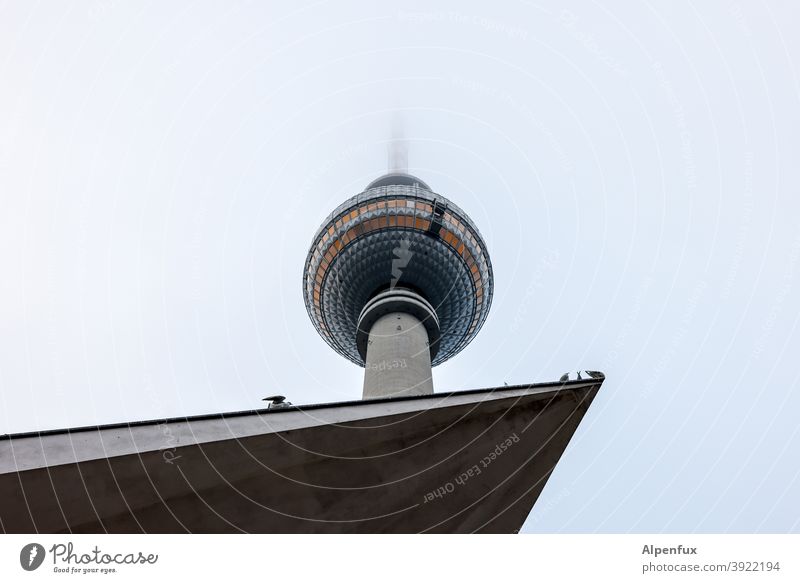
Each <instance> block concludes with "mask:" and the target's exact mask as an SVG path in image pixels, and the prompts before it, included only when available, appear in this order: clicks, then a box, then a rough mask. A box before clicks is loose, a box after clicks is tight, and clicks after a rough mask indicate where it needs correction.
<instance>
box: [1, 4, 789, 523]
mask: <svg viewBox="0 0 800 583" xmlns="http://www.w3.org/2000/svg"><path fill="white" fill-rule="evenodd" d="M798 16H799V15H798V9H797V7H796V6H795V5H794V4H793V3H791V2H788V1H787V2H770V3H758V2H754V3H744V2H742V3H735V2H720V1H718V2H705V3H686V2H678V3H669V6H665V5H661V4H655V3H647V2H645V3H641V4H639V3H621V2H614V3H608V4H606V3H604V4H603V5H600V4H596V3H577V4H574V5H572V6H570V7H569V8H568V9H563V8H562V7H561V5H560V4H559V3H555V2H549V3H533V2H521V1H512V2H509V3H504V4H503V5H502V6H492V5H490V4H487V3H477V2H475V3H464V2H449V3H447V2H439V3H436V4H435V6H434V7H432V6H431V5H430V3H424V2H404V3H401V4H397V3H394V4H389V3H382V4H381V5H378V3H370V2H338V3H335V4H334V3H332V2H305V1H300V2H283V3H276V2H270V3H257V2H236V1H232V2H205V3H191V4H190V3H188V2H180V3H163V2H159V3H157V2H149V3H143V2H142V3H140V2H136V3H134V2H123V1H116V0H105V1H103V0H97V1H94V2H77V3H57V2H48V3H39V4H34V3H29V2H7V3H4V4H3V5H2V6H0V324H1V325H2V334H0V411H1V413H0V433H11V432H20V431H30V430H38V429H48V428H56V427H74V426H80V425H90V424H98V423H110V422H118V421H127V420H138V419H149V418H159V417H166V416H179V415H191V414H200V413H208V412H218V411H233V410H241V409H251V408H256V407H260V406H262V402H261V401H260V399H261V398H262V397H264V396H266V395H269V394H274V393H281V394H285V395H287V397H288V398H289V400H291V401H292V402H294V403H295V404H303V403H315V402H329V401H337V400H344V399H358V398H360V395H361V382H362V374H363V370H362V369H360V368H358V367H356V366H355V365H352V364H351V363H349V362H348V361H346V360H345V359H343V358H341V357H340V356H338V355H336V354H335V353H334V352H333V351H332V350H331V349H330V348H328V346H327V345H326V344H325V343H324V341H323V340H322V339H321V338H320V337H319V336H318V335H317V333H316V332H315V331H314V328H313V327H312V325H311V323H310V322H309V320H308V317H307V315H306V312H305V308H304V306H303V303H302V294H301V274H302V268H303V261H304V258H305V255H306V251H307V249H308V245H309V244H310V240H311V237H312V235H313V233H314V231H315V230H316V228H317V227H318V226H319V223H320V222H321V221H322V220H323V218H324V217H325V216H326V215H327V214H328V213H329V212H330V211H331V210H332V209H333V208H334V207H335V206H336V205H337V204H339V203H340V202H341V201H342V200H344V199H345V198H346V197H348V196H351V195H352V194H355V193H356V192H358V191H359V190H361V189H362V188H363V187H364V186H365V185H366V184H367V182H369V181H370V180H371V179H373V178H375V177H377V176H378V175H380V174H381V173H383V172H384V171H385V170H386V164H387V161H386V144H387V140H388V139H389V137H390V128H391V119H392V115H393V114H394V113H395V112H402V115H403V118H404V120H405V132H406V136H407V138H408V139H409V143H410V157H409V158H410V159H409V162H410V170H411V171H412V172H413V173H415V174H417V175H418V176H419V177H420V178H422V179H423V180H425V181H426V182H428V183H429V184H430V185H431V187H432V188H433V189H434V190H436V191H438V192H441V193H443V194H445V195H446V196H448V197H449V198H451V199H452V200H453V201H454V202H456V203H457V204H458V205H459V206H461V207H462V208H463V209H464V210H465V211H467V212H468V213H469V214H470V216H471V217H472V218H473V220H474V221H475V222H476V224H477V225H478V227H479V228H480V229H481V231H482V233H483V235H484V237H485V239H486V241H487V243H488V246H489V251H490V253H491V258H492V261H493V265H494V271H495V278H496V279H495V286H496V287H495V297H494V303H493V306H492V311H491V313H490V315H489V319H488V320H487V322H486V324H485V326H484V328H483V330H482V331H481V332H480V334H479V335H478V336H477V338H476V339H475V340H474V341H473V342H472V344H471V345H470V346H469V347H468V348H467V349H465V350H464V351H463V352H462V353H461V354H460V355H459V356H457V357H456V358H453V359H452V360H450V361H449V362H447V363H445V364H444V365H442V366H440V367H437V368H436V369H434V385H435V388H436V389H437V390H439V391H446V390H459V389H468V388H478V387H489V386H498V385H502V384H503V382H508V383H509V384H516V383H527V382H534V381H547V380H554V379H557V378H558V377H559V376H560V375H561V374H562V373H563V372H565V371H567V370H570V371H575V370H577V369H599V370H603V371H605V373H606V375H607V381H606V383H605V385H604V387H603V390H602V391H601V392H600V394H599V396H598V398H597V400H596V401H595V403H594V404H593V405H592V408H591V409H590V411H589V413H588V415H587V417H586V418H585V420H584V422H583V424H582V425H581V427H580V429H579V430H578V432H577V434H576V435H575V437H574V439H573V441H572V442H571V444H570V446H569V448H568V450H567V452H566V453H565V455H564V457H563V458H562V460H561V462H560V464H559V466H558V467H557V469H556V471H555V472H554V474H553V476H552V478H551V480H550V482H549V483H548V485H547V487H546V489H545V491H544V493H543V494H542V496H541V497H540V499H539V502H538V503H537V505H536V506H535V507H534V511H533V513H532V514H531V516H530V517H529V519H528V521H527V523H526V526H525V529H524V531H526V532H662V531H663V532H673V531H674V532H788V531H792V532H797V531H798V530H800V529H799V528H798V527H799V525H800V522H799V521H800V476H799V475H798V474H799V473H800V463H798V454H797V452H798V450H800V434H798V427H799V425H798V412H800V391H798V380H797V379H798V366H797V364H798V362H797V357H798V353H800V332H799V331H798V329H797V323H798V308H799V307H800V301H798V280H800V265H798V260H800V230H799V229H798V215H799V214H800V213H799V211H800V203H798V196H800V189H798V186H800V164H798V160H800V107H799V106H800V99H798V98H799V97H800V83H799V82H798V73H797V60H798V56H800V40H798V36H797V35H796V28H797V26H796V25H797V22H798Z"/></svg>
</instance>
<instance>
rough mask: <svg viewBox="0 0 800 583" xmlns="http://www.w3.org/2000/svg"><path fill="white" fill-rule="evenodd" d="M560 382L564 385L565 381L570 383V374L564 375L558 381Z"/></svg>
mask: <svg viewBox="0 0 800 583" xmlns="http://www.w3.org/2000/svg"><path fill="white" fill-rule="evenodd" d="M558 380H559V381H561V382H562V383H563V382H564V381H568V380H569V373H568V372H565V373H564V374H562V375H561V378H560V379H558Z"/></svg>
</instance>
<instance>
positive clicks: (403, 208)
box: [303, 173, 493, 366]
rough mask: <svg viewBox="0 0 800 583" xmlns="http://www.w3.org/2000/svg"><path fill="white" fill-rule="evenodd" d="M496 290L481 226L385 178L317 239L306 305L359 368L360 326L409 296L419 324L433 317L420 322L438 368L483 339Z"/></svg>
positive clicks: (396, 176) (404, 179)
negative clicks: (379, 310) (384, 307)
mask: <svg viewBox="0 0 800 583" xmlns="http://www.w3.org/2000/svg"><path fill="white" fill-rule="evenodd" d="M492 288H493V276H492V264H491V261H490V260H489V253H488V251H487V249H486V243H485V242H484V240H483V238H482V237H481V234H480V232H478V228H477V227H476V226H475V224H474V223H473V222H472V221H471V220H470V218H469V217H468V216H467V214H466V213H465V212H464V211H462V210H461V209H460V208H459V207H458V206H456V205H455V204H453V203H452V202H451V201H449V200H448V199H447V198H445V197H444V196H442V195H441V194H437V193H434V192H433V191H432V190H431V189H430V187H429V186H428V185H427V184H425V183H424V182H423V181H422V180H420V179H419V178H416V177H415V176H412V175H410V174H404V173H392V174H387V175H384V176H382V177H380V178H378V179H377V180H374V181H373V182H371V183H370V184H369V185H367V188H366V189H365V190H364V191H363V192H361V193H360V194H357V195H355V196H353V197H352V198H349V199H348V200H346V201H345V202H344V203H342V204H341V205H339V206H338V207H337V208H336V210H334V211H333V212H332V213H331V214H330V215H329V216H328V218H327V219H325V221H324V222H323V223H322V225H321V226H320V228H319V229H318V230H317V232H316V234H315V235H314V239H313V240H312V243H311V248H310V250H309V252H308V256H307V258H306V263H305V271H304V274H303V299H304V301H305V305H306V309H307V310H308V315H309V316H310V318H311V321H312V322H313V324H314V326H315V327H316V329H317V331H318V332H319V333H320V335H321V336H322V337H323V338H324V339H325V341H326V342H327V343H328V344H330V345H331V347H332V348H333V349H334V350H336V351H337V352H338V353H339V354H341V355H342V356H344V357H345V358H347V359H349V360H351V361H352V362H354V363H356V364H358V365H360V366H364V365H365V342H366V337H367V335H368V332H369V330H368V329H367V330H359V319H360V318H362V316H364V313H366V312H370V314H369V315H367V317H369V316H371V315H372V314H374V312H375V310H374V309H373V308H374V306H375V305H380V303H381V302H382V301H383V302H384V303H386V302H388V301H390V300H384V299H383V298H385V297H386V296H387V293H386V292H387V291H392V290H396V291H397V293H393V294H388V295H390V296H392V297H399V295H398V294H404V293H405V294H406V295H408V292H411V294H410V295H412V296H413V297H414V298H416V300H415V302H416V304H417V308H418V309H419V311H420V314H422V313H425V314H428V316H426V317H423V316H421V315H420V316H419V319H420V321H421V322H422V323H423V324H424V325H425V326H426V328H428V329H429V332H431V331H433V332H435V334H434V335H431V334H429V337H430V353H431V354H430V357H431V365H433V366H435V365H437V364H440V363H442V362H444V361H445V360H447V359H448V358H450V357H452V356H453V355H455V354H457V353H458V352H459V351H461V349H463V348H464V347H465V346H466V345H467V344H469V343H470V341H471V340H472V339H473V338H474V337H475V334H477V333H478V330H480V328H481V326H482V325H483V322H484V321H485V320H486V316H487V315H488V313H489V307H490V306H491V303H492ZM406 290H407V291H406ZM401 299H402V298H401ZM368 304H369V306H368ZM430 308H432V310H433V313H431V310H430ZM362 312H364V313H362ZM372 320H374V318H373V319H372ZM363 327H364V324H363V322H362V328H363ZM365 333H366V334H365Z"/></svg>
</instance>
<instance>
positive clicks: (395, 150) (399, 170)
mask: <svg viewBox="0 0 800 583" xmlns="http://www.w3.org/2000/svg"><path fill="white" fill-rule="evenodd" d="M389 173H390V174H408V141H407V140H406V139H405V131H404V123H403V116H402V114H400V113H395V114H394V116H393V117H392V138H391V140H389Z"/></svg>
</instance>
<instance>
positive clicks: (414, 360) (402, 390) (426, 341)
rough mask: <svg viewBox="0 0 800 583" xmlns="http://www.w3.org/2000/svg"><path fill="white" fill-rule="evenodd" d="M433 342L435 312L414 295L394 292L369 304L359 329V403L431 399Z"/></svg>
mask: <svg viewBox="0 0 800 583" xmlns="http://www.w3.org/2000/svg"><path fill="white" fill-rule="evenodd" d="M438 341H439V319H438V318H437V317H436V311H435V310H434V309H433V307H432V306H431V305H430V304H429V303H428V302H427V301H426V300H425V299H424V298H422V296H420V295H419V294H417V293H415V292H413V291H410V290H407V289H402V288H395V289H391V290H389V291H385V292H383V293H380V294H378V295H377V296H375V297H374V298H372V300H370V301H369V302H367V305H366V306H364V309H363V310H362V311H361V316H360V317H359V325H358V338H357V344H358V348H359V352H362V354H363V356H364V360H365V365H364V392H363V398H364V399H377V398H381V397H399V396H405V395H430V394H432V393H433V380H432V378H431V359H432V358H433V357H434V356H435V354H436V350H437V348H438Z"/></svg>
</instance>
